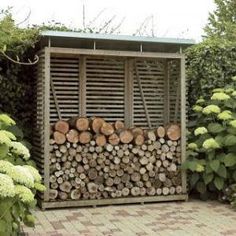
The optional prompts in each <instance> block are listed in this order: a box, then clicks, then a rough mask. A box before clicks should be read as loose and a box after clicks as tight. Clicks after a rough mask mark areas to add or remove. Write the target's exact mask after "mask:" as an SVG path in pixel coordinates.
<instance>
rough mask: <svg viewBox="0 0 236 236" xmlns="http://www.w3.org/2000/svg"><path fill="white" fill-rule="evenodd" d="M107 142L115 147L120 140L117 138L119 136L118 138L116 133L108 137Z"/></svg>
mask: <svg viewBox="0 0 236 236" xmlns="http://www.w3.org/2000/svg"><path fill="white" fill-rule="evenodd" d="M108 142H109V143H110V144H111V145H113V146H115V145H118V144H119V142H120V138H119V136H118V135H117V134H116V133H114V134H112V135H110V136H109V137H108Z"/></svg>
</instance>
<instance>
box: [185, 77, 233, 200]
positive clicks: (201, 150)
mask: <svg viewBox="0 0 236 236" xmlns="http://www.w3.org/2000/svg"><path fill="white" fill-rule="evenodd" d="M233 80H236V77H234V78H233ZM234 83H235V82H233V83H232V85H228V86H227V87H225V88H218V89H214V90H213V92H212V93H210V96H211V97H210V99H205V98H203V97H201V98H200V99H198V100H197V102H196V105H195V106H194V107H193V111H194V114H195V120H194V121H192V122H190V123H189V126H190V129H189V137H188V140H189V144H188V150H187V155H188V158H187V161H186V162H185V163H184V164H183V168H185V169H188V170H189V171H190V185H191V188H192V189H195V190H197V191H198V192H199V193H200V194H201V196H202V197H204V198H206V197H208V196H209V193H216V194H217V195H218V194H219V193H221V191H222V190H223V188H224V187H227V186H228V185H229V184H232V183H234V182H236V86H235V85H234ZM208 97H209V96H208Z"/></svg>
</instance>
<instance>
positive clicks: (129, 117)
mask: <svg viewBox="0 0 236 236" xmlns="http://www.w3.org/2000/svg"><path fill="white" fill-rule="evenodd" d="M133 63H134V62H133V59H127V60H126V61H125V125H126V127H131V126H132V125H133V96H134V94H133Z"/></svg>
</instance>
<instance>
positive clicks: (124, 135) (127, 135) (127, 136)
mask: <svg viewBox="0 0 236 236" xmlns="http://www.w3.org/2000/svg"><path fill="white" fill-rule="evenodd" d="M119 137H120V141H121V142H122V143H125V144H128V143H130V142H132V140H133V138H134V136H133V134H132V132H131V131H129V130H121V131H120V132H119Z"/></svg>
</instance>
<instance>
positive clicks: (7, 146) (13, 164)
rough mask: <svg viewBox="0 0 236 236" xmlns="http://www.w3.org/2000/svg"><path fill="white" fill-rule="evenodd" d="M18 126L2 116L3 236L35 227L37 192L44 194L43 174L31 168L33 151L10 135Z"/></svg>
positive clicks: (0, 221) (0, 189)
mask: <svg viewBox="0 0 236 236" xmlns="http://www.w3.org/2000/svg"><path fill="white" fill-rule="evenodd" d="M14 125H15V122H14V120H12V119H11V118H10V117H9V116H8V115H6V114H0V235H4V236H5V235H6V236H7V235H18V234H19V231H20V224H21V222H23V223H25V224H26V225H28V226H34V217H33V215H32V214H31V210H32V209H33V207H34V206H35V204H36V200H35V193H36V191H37V190H38V191H44V190H45V187H44V186H43V185H42V184H41V180H42V178H41V176H40V174H39V172H38V171H37V170H36V169H35V168H34V167H33V166H30V165H29V164H31V163H32V161H30V153H29V150H28V149H27V148H26V147H25V146H24V145H23V144H22V143H21V142H18V141H17V138H16V135H14V134H13V133H12V132H10V131H9V130H10V128H11V127H12V126H14Z"/></svg>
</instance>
